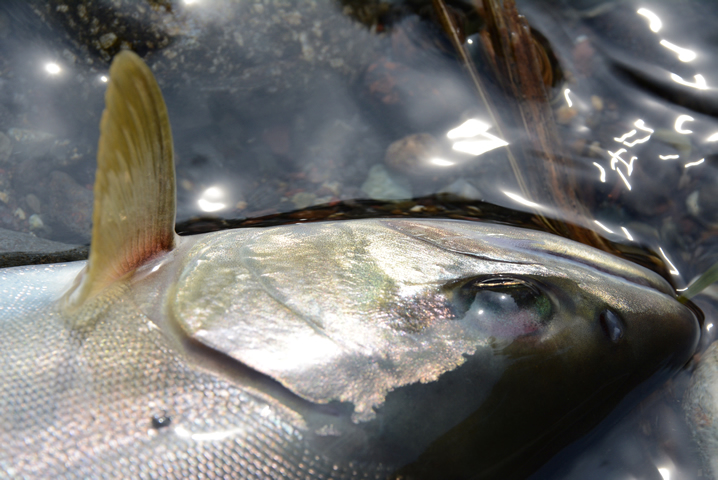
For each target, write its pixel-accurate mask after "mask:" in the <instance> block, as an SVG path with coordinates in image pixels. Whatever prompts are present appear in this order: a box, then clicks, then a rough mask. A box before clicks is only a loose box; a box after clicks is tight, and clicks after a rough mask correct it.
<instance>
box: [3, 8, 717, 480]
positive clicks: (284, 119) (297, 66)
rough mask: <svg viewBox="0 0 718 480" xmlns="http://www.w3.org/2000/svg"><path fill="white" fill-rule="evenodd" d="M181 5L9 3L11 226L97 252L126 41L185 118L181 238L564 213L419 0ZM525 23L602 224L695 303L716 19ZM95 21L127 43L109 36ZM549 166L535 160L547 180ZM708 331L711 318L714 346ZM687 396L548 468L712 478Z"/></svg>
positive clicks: (551, 16)
mask: <svg viewBox="0 0 718 480" xmlns="http://www.w3.org/2000/svg"><path fill="white" fill-rule="evenodd" d="M68 3H72V2H68ZM75 3H79V4H81V3H82V2H75ZM168 3H170V4H171V5H172V8H171V9H168V8H165V7H158V8H150V9H145V11H143V13H142V14H141V15H140V14H137V15H135V13H134V10H133V8H134V7H132V6H128V5H127V4H126V3H125V2H119V3H118V6H115V7H114V8H115V9H114V10H113V9H112V8H107V9H105V10H88V11H87V12H86V13H85V15H86V16H88V18H87V21H86V22H84V23H83V21H81V20H77V18H76V17H74V15H76V13H75V11H74V10H73V11H71V10H69V9H67V10H65V9H63V8H61V7H62V5H64V3H62V2H57V1H47V2H44V1H38V0H35V1H31V2H6V3H5V2H4V3H3V5H2V6H1V7H0V25H1V26H2V30H0V227H2V228H5V229H9V230H14V231H20V232H27V233H32V234H34V235H36V236H37V237H40V238H45V239H50V240H56V241H61V242H66V243H72V244H82V243H86V242H87V241H88V240H89V227H90V225H89V212H90V209H91V206H92V202H91V185H92V181H93V174H94V166H95V152H96V143H97V136H98V127H97V125H98V124H99V120H100V113H101V110H102V96H103V92H104V88H105V86H106V85H105V84H106V82H107V76H106V74H107V68H108V64H107V59H108V58H110V56H111V55H112V54H113V52H115V51H117V49H119V48H122V47H123V45H129V44H132V45H133V46H134V48H135V49H136V50H137V51H139V52H140V53H142V54H144V55H145V59H146V61H147V62H148V64H149V65H150V66H151V67H152V69H153V71H154V72H155V74H156V75H157V77H158V80H159V82H160V84H161V86H162V88H163V92H164V94H165V98H166V102H167V105H168V108H169V111H170V118H171V119H172V123H173V132H174V136H175V144H176V155H177V176H178V185H179V188H178V197H179V212H178V222H185V221H189V220H191V219H193V218H197V217H206V216H208V215H212V216H215V217H218V218H223V219H241V218H253V217H260V216H263V215H269V214H274V213H283V212H291V211H295V210H301V209H305V208H308V207H312V206H317V205H327V204H337V203H339V202H346V201H352V200H355V199H366V198H373V199H387V198H390V199H397V198H399V199H401V198H404V199H408V198H416V197H422V196H426V195H433V194H437V193H440V192H447V191H450V192H451V193H454V194H457V195H459V196H462V195H463V196H465V197H467V198H469V199H470V200H483V201H485V202H489V203H492V204H496V205H499V206H502V207H507V208H510V209H515V210H522V211H533V210H534V209H537V210H541V211H542V212H544V213H545V214H547V215H550V216H555V217H558V218H564V217H567V216H568V214H567V212H565V211H560V210H555V209H554V208H553V206H551V207H549V206H548V204H547V203H546V202H545V200H546V199H542V198H534V197H531V198H526V195H524V194H522V193H521V192H522V191H521V188H520V185H519V184H518V183H517V181H516V179H515V176H514V172H513V171H512V168H511V166H510V165H509V162H508V160H507V155H506V149H505V148H503V147H506V146H509V147H510V148H513V147H517V146H518V147H520V146H525V145H530V140H529V138H528V137H529V134H528V133H527V132H526V130H525V129H522V128H519V127H516V126H513V127H510V128H508V129H504V130H502V131H501V134H499V133H498V129H497V125H494V124H492V122H491V121H490V120H489V118H490V116H489V112H487V111H486V109H485V106H484V105H482V104H481V102H480V101H479V100H478V98H477V94H476V91H475V89H474V86H473V84H472V82H471V80H470V78H468V75H467V74H466V71H465V70H464V66H463V65H462V62H461V61H460V59H459V58H458V57H457V55H456V53H455V51H454V50H453V49H452V45H451V43H450V42H449V41H448V40H447V39H446V38H445V36H444V34H443V31H442V29H441V27H440V26H439V25H438V24H437V21H436V18H433V17H432V15H431V14H430V13H427V9H425V8H415V5H414V3H416V2H413V3H412V2H406V4H404V3H403V2H387V3H385V4H384V3H377V5H378V6H374V7H372V6H369V5H370V4H367V5H368V6H366V8H360V6H357V5H356V4H354V3H353V2H345V4H344V5H338V4H336V3H331V2H318V3H317V4H315V3H313V2H302V1H298V2H296V5H293V6H292V7H291V8H288V7H287V6H283V5H280V4H279V3H277V4H274V3H273V2H265V3H259V2H257V3H248V2H219V1H217V0H182V1H176V2H168ZM419 3H420V2H419ZM430 3H431V2H427V4H430ZM450 3H451V2H450ZM466 3H467V4H468V3H470V2H466ZM371 5H373V4H371ZM519 7H520V9H521V10H522V11H523V12H524V13H525V14H526V15H527V17H528V20H529V22H530V23H531V25H532V27H533V28H535V29H536V30H537V31H538V32H540V34H541V35H542V36H543V37H545V39H546V41H547V42H548V44H549V45H550V46H551V48H552V55H555V56H556V57H557V59H558V62H559V64H560V70H562V72H563V76H562V77H561V78H562V80H561V81H560V82H558V84H557V85H553V86H552V87H551V93H552V96H553V101H552V110H553V115H554V117H555V121H556V123H557V125H558V129H559V135H560V142H561V147H562V148H563V149H564V150H565V151H566V152H567V153H568V154H569V155H570V157H571V160H572V162H573V167H572V171H571V172H570V174H571V175H572V176H573V177H575V179H576V182H577V185H578V186H579V189H580V190H581V191H580V192H579V193H580V196H579V198H580V200H581V201H582V202H584V203H585V204H586V206H587V207H588V209H589V210H590V212H591V214H592V215H593V217H592V218H590V219H585V220H586V223H587V224H588V225H590V228H593V229H595V230H596V231H597V232H599V233H600V234H601V235H604V236H606V237H607V238H609V239H610V240H612V241H616V242H619V243H629V244H632V245H641V246H647V247H649V248H651V249H652V250H653V251H655V252H658V253H659V254H660V256H661V257H662V259H663V261H664V262H665V263H666V266H667V270H668V271H669V273H670V277H671V280H672V281H673V283H674V285H675V286H676V287H681V288H682V287H685V286H686V285H687V284H688V283H689V282H690V281H691V280H692V279H693V278H694V277H695V276H697V275H699V274H700V273H701V272H702V271H703V270H705V268H707V266H708V265H710V264H712V263H713V262H715V261H716V260H718V235H716V231H717V230H716V229H718V214H717V213H716V212H718V210H717V208H716V207H718V205H716V201H717V200H716V198H718V195H716V186H715V182H716V181H718V172H717V171H716V165H715V162H716V151H715V142H716V141H718V133H717V132H718V121H717V120H716V114H717V113H718V95H716V90H715V88H714V87H713V86H714V85H715V84H716V75H717V74H716V72H717V71H718V69H717V68H716V67H717V65H716V64H715V58H714V56H713V55H712V54H711V53H712V45H713V43H712V41H711V36H710V35H711V31H712V28H713V26H714V25H715V22H716V21H717V20H718V9H716V8H714V7H713V6H711V5H708V4H706V3H705V2H700V1H695V2H681V3H680V5H678V4H675V3H674V2H669V1H664V2H650V3H646V2H637V1H627V2H614V1H610V0H606V1H583V2H550V1H548V0H535V1H531V0H525V1H523V2H520V5H519ZM452 8H453V9H454V10H453V11H454V12H455V14H456V16H457V18H459V19H461V24H462V27H463V28H466V30H467V31H466V32H463V37H462V38H464V41H465V46H466V49H467V51H468V52H469V53H470V55H472V58H474V61H475V62H476V63H477V68H478V71H479V74H481V75H482V76H483V77H486V78H487V86H486V87H487V89H488V91H489V93H490V94H491V96H492V99H493V102H494V103H495V106H496V108H497V111H498V112H499V114H501V112H502V111H508V110H510V109H511V102H512V101H513V100H512V99H507V98H505V97H504V96H503V94H502V93H501V89H500V88H499V86H498V85H496V84H495V83H493V84H492V81H491V76H490V69H489V68H488V67H486V66H485V65H483V64H482V62H481V61H480V60H481V58H483V57H482V56H481V55H482V51H481V48H480V46H479V43H480V42H478V41H475V40H477V38H478V37H477V36H474V35H473V34H474V33H476V32H475V31H472V29H474V30H476V29H477V28H478V27H477V22H478V20H477V16H476V12H475V11H473V9H472V8H471V7H470V6H467V5H465V4H464V3H462V2H455V4H453V3H452ZM428 11H430V9H429V10H428ZM133 15H135V16H133ZM138 15H139V16H138ZM89 17H93V18H89ZM137 18H139V19H140V23H139V24H138V23H137V21H136V19H137ZM93 21H96V22H98V24H102V25H106V24H110V23H111V22H112V21H116V23H115V24H116V25H121V26H122V28H120V29H119V30H118V31H117V32H114V31H109V30H107V29H104V28H98V29H95V30H97V31H94V30H93V29H92V28H90V27H88V25H92V22H93ZM148 32H149V33H148ZM547 62H548V63H549V64H550V63H551V59H548V60H547ZM536 128H540V126H538V125H537V126H536ZM529 150H530V149H529V148H526V149H524V151H529ZM542 158H543V157H542V156H541V152H534V156H531V155H527V158H522V159H521V160H522V162H524V163H523V164H522V168H523V169H524V170H525V172H526V174H527V175H528V176H529V177H530V176H531V175H532V172H533V171H535V169H540V168H542V164H541V162H542V161H543V160H542ZM532 161H533V163H532ZM401 208H403V209H404V213H406V212H410V211H411V212H414V209H415V208H418V210H416V212H419V211H421V208H425V206H424V205H422V204H420V203H419V204H417V203H414V204H411V205H409V206H404V207H401ZM569 218H570V217H569ZM507 221H510V220H507ZM28 248H30V249H32V248H33V247H32V246H30V247H28ZM38 248H39V247H38ZM712 326H713V323H710V322H706V329H707V331H708V332H710V333H714V332H711V328H712ZM686 377H687V374H686ZM686 382H687V379H684V378H679V379H676V380H675V382H673V384H672V385H671V386H670V388H667V389H666V390H665V391H661V392H659V393H657V394H655V395H654V396H653V397H651V398H650V399H649V400H647V401H646V402H645V403H644V404H642V406H641V407H640V408H639V409H638V410H637V411H634V412H633V413H631V415H630V416H629V417H628V418H627V419H625V420H623V421H622V422H620V423H618V424H617V425H616V426H611V425H605V426H604V427H603V429H602V430H600V431H597V432H594V434H593V436H591V437H590V438H589V439H588V440H587V443H589V444H590V445H591V448H590V449H589V450H588V451H587V452H588V453H584V454H583V455H579V454H578V453H576V452H574V451H571V452H570V453H569V454H566V455H564V456H562V457H560V464H559V461H557V462H554V464H552V465H550V466H549V467H547V470H546V472H551V473H550V474H551V475H555V477H553V478H602V479H606V478H659V476H660V478H663V479H667V478H693V477H695V476H696V475H697V471H698V468H699V467H698V466H697V459H696V456H695V452H694V451H693V445H692V440H691V439H690V437H689V434H688V433H687V430H686V427H685V424H684V423H683V420H682V416H681V415H682V414H680V406H679V405H678V403H677V402H678V400H677V399H678V398H680V394H681V392H682V388H684V386H685V383H686ZM649 418H653V419H655V418H658V420H650V421H649V420H648V419H649ZM676 431H679V432H681V433H680V436H678V434H677V433H676ZM584 447H585V445H584ZM628 451H630V452H632V453H631V454H630V455H629V454H628V453H626V452H628ZM592 469H593V470H592ZM651 469H652V470H651ZM556 472H558V473H556ZM587 472H593V473H587ZM599 473H600V475H599ZM545 474H546V475H548V474H549V473H545ZM542 475H543V474H542ZM542 478H546V477H542Z"/></svg>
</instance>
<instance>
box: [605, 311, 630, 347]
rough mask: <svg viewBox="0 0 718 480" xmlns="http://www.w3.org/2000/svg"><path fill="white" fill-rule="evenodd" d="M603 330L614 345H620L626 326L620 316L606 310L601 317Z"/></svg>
mask: <svg viewBox="0 0 718 480" xmlns="http://www.w3.org/2000/svg"><path fill="white" fill-rule="evenodd" d="M599 320H600V322H601V328H603V331H604V332H605V333H606V335H608V338H610V339H611V341H612V342H613V343H618V342H619V341H620V340H621V338H623V332H624V330H625V326H624V325H623V322H622V321H621V319H620V318H618V315H616V314H615V313H613V312H612V311H610V310H604V311H603V312H601V315H600V317H599Z"/></svg>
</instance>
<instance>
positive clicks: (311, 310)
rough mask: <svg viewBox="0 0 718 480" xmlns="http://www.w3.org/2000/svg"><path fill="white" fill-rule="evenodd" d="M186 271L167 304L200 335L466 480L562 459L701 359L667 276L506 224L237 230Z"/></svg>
mask: <svg viewBox="0 0 718 480" xmlns="http://www.w3.org/2000/svg"><path fill="white" fill-rule="evenodd" d="M178 271H179V274H178V275H179V276H178V279H177V281H176V288H175V289H174V290H173V292H172V294H171V295H170V296H169V297H168V299H167V305H168V307H167V308H168V311H169V312H171V317H172V318H173V319H174V321H176V322H177V323H178V324H179V325H180V326H181V328H182V330H183V331H184V333H185V334H186V335H188V336H189V337H190V338H192V339H193V340H195V341H198V342H200V343H202V344H204V345H206V346H208V347H210V348H211V349H214V350H216V351H219V352H221V353H222V354H225V355H228V356H229V357H231V358H232V359H234V360H237V361H239V362H242V363H243V364H245V365H247V366H249V367H251V368H252V369H255V370H257V371H259V372H261V373H263V374H265V375H267V376H268V377H270V378H272V379H273V380H276V381H278V382H280V383H281V384H282V385H283V386H284V387H286V388H287V389H289V390H290V391H291V392H293V393H294V394H296V395H298V396H300V397H301V398H303V399H306V400H308V401H309V402H313V403H315V404H327V403H331V402H347V403H350V404H352V406H353V414H352V420H353V422H354V423H355V424H359V425H364V426H365V429H366V430H368V431H370V432H374V433H373V434H372V435H375V436H373V437H372V436H371V435H370V438H373V440H372V442H373V443H372V445H371V447H368V449H369V450H371V451H372V452H373V455H374V458H377V456H378V457H379V458H381V454H380V453H377V452H392V455H394V454H397V455H400V456H401V459H400V460H397V459H396V458H395V457H393V456H391V458H386V460H387V462H389V463H395V462H398V463H400V464H401V463H402V462H404V463H405V464H410V465H415V467H407V468H409V470H407V471H413V470H411V469H412V468H415V469H418V470H416V471H421V472H427V471H435V472H447V471H454V472H456V473H457V476H458V477H461V478H463V477H465V476H467V475H468V474H469V473H470V472H476V471H486V472H491V471H494V470H496V469H498V470H497V471H500V472H501V475H505V474H506V473H505V472H506V471H505V470H502V469H503V468H504V466H506V465H512V462H513V461H515V459H516V458H517V456H520V455H534V456H536V457H537V458H538V457H540V458H543V459H545V458H546V451H549V452H554V451H555V450H556V449H557V448H559V446H562V445H565V444H566V442H567V438H569V439H573V438H575V437H576V436H577V435H578V434H579V433H582V432H583V431H585V429H587V428H588V427H589V426H593V425H595V424H596V423H597V422H598V421H600V420H601V419H602V418H604V417H605V416H606V415H607V413H608V412H610V411H611V410H612V409H613V408H614V407H615V406H616V405H617V404H618V403H619V402H621V401H622V400H623V399H624V398H625V397H626V396H627V395H628V394H629V393H630V392H631V391H633V390H634V389H635V388H637V387H639V386H641V385H643V384H645V383H646V382H649V383H650V382H651V381H654V382H655V381H658V380H660V379H665V378H666V377H667V376H668V375H669V374H670V373H671V372H673V371H675V370H676V369H677V368H680V367H681V366H682V365H684V364H685V363H686V362H687V360H688V359H689V358H690V356H691V355H692V353H693V351H694V349H695V346H696V342H697V339H698V331H699V327H698V321H697V319H696V317H695V315H694V313H693V312H692V311H691V310H690V309H689V308H687V307H685V306H684V305H682V304H681V303H679V302H678V301H677V300H676V298H675V294H674V292H673V290H672V288H671V287H670V285H669V284H668V283H667V282H666V281H665V280H664V279H662V278H661V277H660V276H658V275H656V274H654V273H652V272H650V271H648V270H646V269H644V268H642V267H639V266H637V265H635V264H632V263H630V262H627V261H624V260H621V259H618V258H616V257H613V256H611V255H609V254H607V253H605V252H601V251H598V250H596V249H593V248H591V247H587V246H584V245H581V244H578V243H575V242H571V241H568V240H565V239H562V238H559V237H556V236H553V235H549V234H545V233H542V232H537V231H531V230H526V229H521V228H515V227H508V226H504V225H491V224H484V223H473V222H463V221H452V220H402V219H378V220H363V221H351V222H325V223H316V224H305V225H290V226H283V227H274V228H266V229H246V230H234V231H226V232H220V233H218V234H213V235H210V236H207V237H204V238H202V239H199V240H198V241H197V242H196V243H195V244H194V245H193V246H192V247H191V249H190V251H189V252H188V254H187V256H186V260H185V263H184V264H183V265H182V266H181V267H180V268H179V270H178ZM379 423H381V424H382V425H387V424H389V425H391V427H386V426H383V427H381V428H380V429H379V427H376V426H375V424H379ZM372 425H374V426H372ZM365 448H367V447H365ZM537 450H540V451H541V452H543V453H541V452H538V453H537ZM397 452H402V453H401V454H398V453H397ZM478 452H487V454H481V455H479V454H478ZM499 459H500V460H499ZM412 462H413V463H412ZM521 464H522V465H530V464H531V462H524V461H523V460H522V462H521ZM492 469H494V470H492ZM422 475H425V473H424V474H422Z"/></svg>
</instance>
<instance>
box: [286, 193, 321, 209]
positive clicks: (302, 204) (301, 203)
mask: <svg viewBox="0 0 718 480" xmlns="http://www.w3.org/2000/svg"><path fill="white" fill-rule="evenodd" d="M315 198H317V196H316V195H314V194H313V193H309V192H299V193H297V194H295V195H294V196H292V203H293V204H294V206H295V207H296V208H297V209H298V210H301V209H303V208H307V207H308V206H310V205H312V204H313V203H314V199H315Z"/></svg>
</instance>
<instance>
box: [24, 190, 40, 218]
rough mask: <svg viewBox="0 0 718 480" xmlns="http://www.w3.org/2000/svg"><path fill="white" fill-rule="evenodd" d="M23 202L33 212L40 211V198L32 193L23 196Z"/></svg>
mask: <svg viewBox="0 0 718 480" xmlns="http://www.w3.org/2000/svg"><path fill="white" fill-rule="evenodd" d="M25 203H27V206H28V207H30V210H32V211H33V212H35V213H40V199H39V198H37V196H35V195H33V194H32V193H31V194H29V195H27V196H26V197H25Z"/></svg>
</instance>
